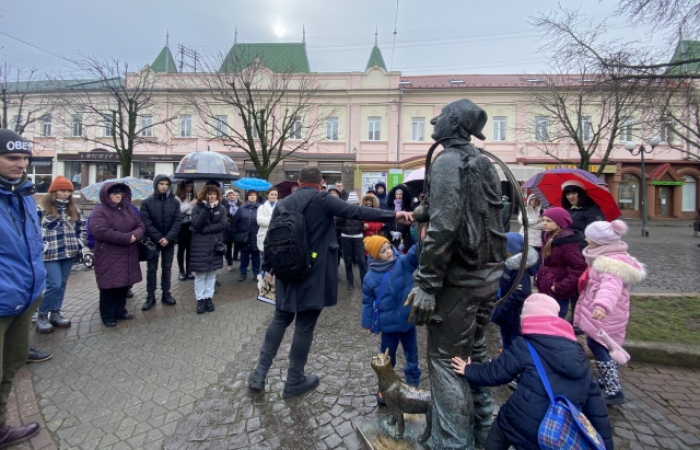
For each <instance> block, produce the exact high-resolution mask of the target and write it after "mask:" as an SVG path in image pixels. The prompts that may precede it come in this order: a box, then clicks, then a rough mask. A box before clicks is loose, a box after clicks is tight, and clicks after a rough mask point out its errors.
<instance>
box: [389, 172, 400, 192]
mask: <svg viewBox="0 0 700 450" xmlns="http://www.w3.org/2000/svg"><path fill="white" fill-rule="evenodd" d="M401 183H403V170H401V169H390V170H389V181H388V183H387V186H386V188H387V189H388V190H391V189H393V188H395V187H396V186H398V185H399V184H401Z"/></svg>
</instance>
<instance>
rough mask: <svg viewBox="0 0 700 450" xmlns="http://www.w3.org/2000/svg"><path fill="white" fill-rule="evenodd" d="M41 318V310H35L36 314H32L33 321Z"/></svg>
mask: <svg viewBox="0 0 700 450" xmlns="http://www.w3.org/2000/svg"><path fill="white" fill-rule="evenodd" d="M38 319H39V311H35V312H34V314H32V323H36V321H37V320H38Z"/></svg>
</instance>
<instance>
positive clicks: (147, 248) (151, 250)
mask: <svg viewBox="0 0 700 450" xmlns="http://www.w3.org/2000/svg"><path fill="white" fill-rule="evenodd" d="M157 257H158V248H157V247H156V244H154V243H153V242H152V241H151V240H150V239H148V238H144V239H141V240H140V241H139V261H148V260H149V259H153V258H157Z"/></svg>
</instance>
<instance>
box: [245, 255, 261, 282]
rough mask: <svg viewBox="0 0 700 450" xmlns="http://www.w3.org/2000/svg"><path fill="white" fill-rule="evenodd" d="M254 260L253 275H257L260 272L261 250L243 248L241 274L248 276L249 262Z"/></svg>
mask: <svg viewBox="0 0 700 450" xmlns="http://www.w3.org/2000/svg"><path fill="white" fill-rule="evenodd" d="M251 259H252V260H253V275H255V276H256V277H257V276H258V274H259V273H260V252H259V251H257V250H255V251H250V250H241V275H243V276H246V275H247V274H248V262H249V261H250V260H251Z"/></svg>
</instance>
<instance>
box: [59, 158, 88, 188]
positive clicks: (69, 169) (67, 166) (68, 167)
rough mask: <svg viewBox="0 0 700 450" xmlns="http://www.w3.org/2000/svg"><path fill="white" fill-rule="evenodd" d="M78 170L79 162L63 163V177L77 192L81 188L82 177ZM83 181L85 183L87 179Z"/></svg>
mask: <svg viewBox="0 0 700 450" xmlns="http://www.w3.org/2000/svg"><path fill="white" fill-rule="evenodd" d="M80 170H81V169H80V161H66V162H64V163H63V176H64V177H66V178H68V179H69V180H70V181H71V183H73V188H74V189H75V191H79V190H80V188H82V187H83V186H82V181H83V175H82V174H81V173H80ZM85 181H87V178H86V179H85Z"/></svg>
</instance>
